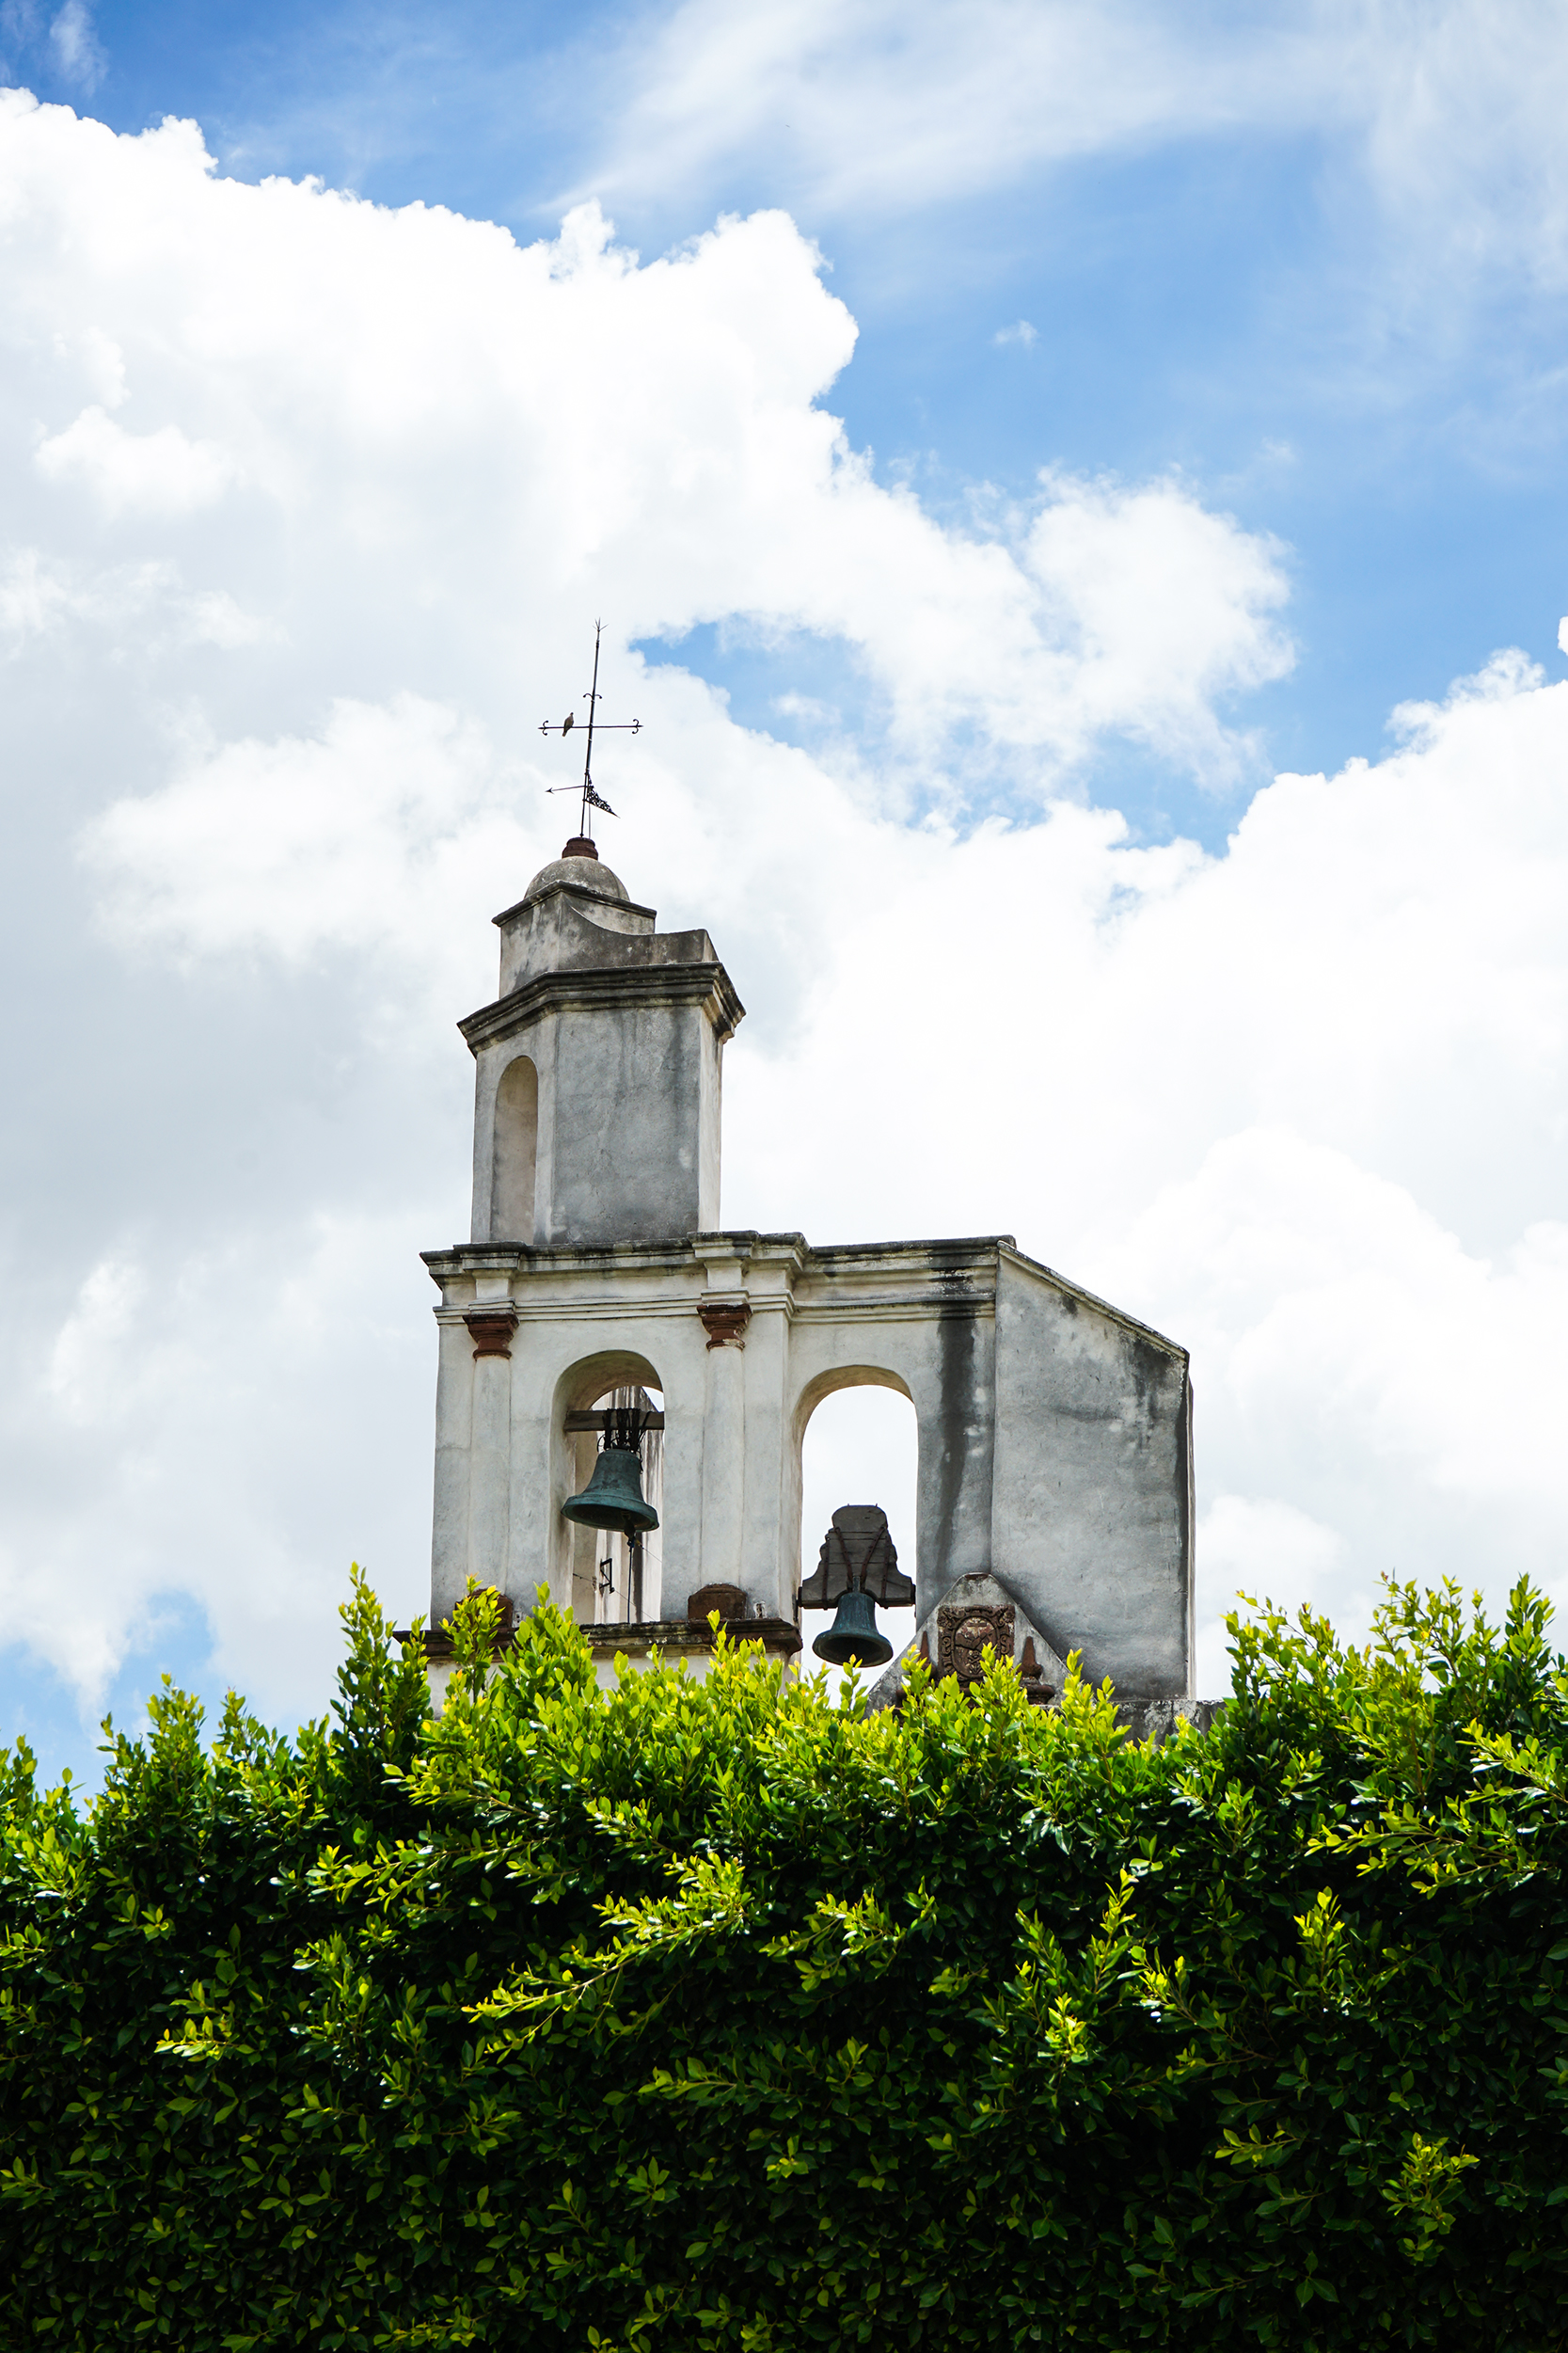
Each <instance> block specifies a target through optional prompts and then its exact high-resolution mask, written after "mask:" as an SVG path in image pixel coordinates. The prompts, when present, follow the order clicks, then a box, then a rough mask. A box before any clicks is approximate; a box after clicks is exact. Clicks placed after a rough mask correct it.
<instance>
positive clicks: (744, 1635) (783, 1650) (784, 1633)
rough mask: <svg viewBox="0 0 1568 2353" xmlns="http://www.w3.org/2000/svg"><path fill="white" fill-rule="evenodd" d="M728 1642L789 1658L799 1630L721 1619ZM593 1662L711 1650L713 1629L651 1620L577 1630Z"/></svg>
mask: <svg viewBox="0 0 1568 2353" xmlns="http://www.w3.org/2000/svg"><path fill="white" fill-rule="evenodd" d="M720 1625H721V1629H722V1630H723V1632H724V1633H726V1634H727V1635H728V1636H729V1638H730V1640H731V1642H733V1643H742V1642H759V1643H761V1644H762V1646H763V1647H764V1649H765V1650H768V1651H769V1652H772V1653H776V1654H783V1655H784V1656H786V1657H789V1656H792V1655H793V1654H794V1653H795V1652H796V1651H797V1650H799V1649H800V1628H799V1627H798V1626H797V1625H796V1624H795V1623H794V1621H793V1620H792V1619H790V1618H787V1617H730V1618H721V1620H720ZM579 1631H580V1632H582V1633H583V1634H584V1635H585V1636H586V1637H587V1640H588V1647H589V1648H590V1650H592V1651H593V1652H594V1656H595V1658H613V1656H614V1654H615V1653H616V1651H618V1650H624V1651H626V1653H627V1655H628V1656H630V1655H631V1654H632V1653H634V1652H638V1653H642V1652H647V1651H649V1650H711V1649H712V1648H713V1629H712V1627H711V1626H709V1624H708V1623H707V1621H706V1619H705V1618H687V1617H654V1618H639V1619H633V1620H632V1621H631V1622H630V1623H629V1624H626V1625H622V1626H584V1627H582V1628H580V1629H579Z"/></svg>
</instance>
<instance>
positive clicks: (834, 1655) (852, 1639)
mask: <svg viewBox="0 0 1568 2353" xmlns="http://www.w3.org/2000/svg"><path fill="white" fill-rule="evenodd" d="M812 1649H813V1650H814V1651H815V1652H816V1656H817V1657H818V1658H819V1659H826V1660H827V1661H828V1664H829V1665H830V1666H831V1667H847V1666H857V1667H879V1666H880V1665H881V1664H882V1662H883V1661H884V1660H887V1659H891V1658H892V1656H893V1645H892V1644H891V1643H890V1642H889V1640H888V1638H887V1636H886V1635H885V1634H879V1632H878V1631H877V1604H876V1603H875V1601H873V1600H872V1598H871V1596H870V1595H869V1594H868V1593H864V1592H863V1591H862V1590H861V1589H860V1588H859V1587H858V1586H854V1585H851V1586H850V1588H849V1591H848V1592H847V1594H845V1595H843V1596H842V1597H841V1598H840V1600H839V1605H838V1611H837V1614H836V1615H835V1616H834V1618H833V1622H832V1625H831V1626H830V1627H829V1629H828V1630H827V1632H826V1633H825V1634H818V1635H817V1637H816V1641H815V1642H814V1643H813V1645H812Z"/></svg>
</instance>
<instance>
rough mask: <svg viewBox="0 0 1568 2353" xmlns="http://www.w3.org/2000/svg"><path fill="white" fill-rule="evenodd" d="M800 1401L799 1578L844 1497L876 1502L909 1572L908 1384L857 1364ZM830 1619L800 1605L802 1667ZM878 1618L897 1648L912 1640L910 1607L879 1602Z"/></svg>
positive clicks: (913, 1434)
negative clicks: (890, 1607) (897, 1607)
mask: <svg viewBox="0 0 1568 2353" xmlns="http://www.w3.org/2000/svg"><path fill="white" fill-rule="evenodd" d="M801 1408H802V1414H801V1421H800V1582H801V1583H804V1582H805V1580H806V1578H807V1577H809V1576H810V1575H811V1573H812V1571H813V1570H814V1569H815V1568H816V1557H817V1554H818V1552H819V1551H820V1550H821V1546H822V1540H823V1538H824V1536H825V1535H826V1534H827V1533H828V1526H829V1523H830V1521H831V1520H832V1516H833V1513H834V1512H835V1511H836V1510H837V1509H838V1507H839V1505H840V1504H841V1503H879V1504H880V1505H881V1507H882V1509H883V1511H885V1512H886V1514H887V1518H888V1531H889V1534H891V1535H892V1537H893V1541H894V1545H895V1548H896V1550H897V1553H898V1566H899V1567H900V1568H901V1569H902V1570H903V1572H904V1574H905V1575H906V1576H907V1577H912V1576H913V1575H914V1557H915V1555H914V1539H915V1496H916V1486H917V1477H918V1472H919V1467H920V1441H919V1432H918V1427H917V1424H916V1421H915V1410H914V1406H913V1403H912V1401H911V1397H910V1393H909V1391H908V1390H907V1389H906V1388H905V1386H904V1384H903V1382H902V1381H901V1380H900V1379H899V1378H898V1376H897V1375H895V1374H892V1373H883V1372H879V1371H877V1370H875V1369H874V1368H873V1367H870V1366H866V1365H856V1366H854V1367H852V1368H848V1369H846V1370H845V1371H843V1372H840V1373H838V1374H831V1375H828V1376H827V1378H826V1379H825V1380H824V1381H822V1382H819V1383H814V1384H813V1387H812V1388H811V1389H810V1390H808V1391H807V1392H806V1395H805V1397H804V1398H802V1400H801ZM832 1622H833V1619H832V1611H826V1610H805V1611H802V1612H801V1614H800V1638H801V1642H802V1644H803V1646H804V1651H803V1655H802V1657H801V1659H800V1670H801V1672H802V1674H812V1673H815V1672H816V1669H817V1668H818V1667H819V1666H820V1664H821V1661H820V1660H817V1659H814V1658H813V1656H812V1651H811V1646H812V1644H813V1643H814V1642H815V1641H816V1637H817V1635H818V1634H821V1633H825V1632H826V1631H827V1630H828V1628H829V1627H830V1626H831V1625H832ZM877 1623H878V1625H879V1628H880V1629H881V1630H882V1632H883V1633H884V1634H885V1635H886V1636H887V1638H888V1640H889V1642H891V1643H892V1645H893V1647H894V1652H895V1655H896V1653H897V1652H898V1651H900V1650H902V1649H903V1647H904V1646H905V1644H906V1643H908V1642H910V1641H911V1640H912V1639H913V1636H914V1612H913V1611H912V1610H884V1609H880V1608H879V1610H878V1612H877Z"/></svg>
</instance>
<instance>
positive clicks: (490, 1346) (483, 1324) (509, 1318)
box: [463, 1306, 517, 1361]
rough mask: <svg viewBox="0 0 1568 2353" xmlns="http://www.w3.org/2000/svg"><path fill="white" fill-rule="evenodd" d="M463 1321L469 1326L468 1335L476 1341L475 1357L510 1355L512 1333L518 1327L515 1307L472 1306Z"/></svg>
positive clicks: (476, 1358)
mask: <svg viewBox="0 0 1568 2353" xmlns="http://www.w3.org/2000/svg"><path fill="white" fill-rule="evenodd" d="M463 1321H464V1322H465V1324H467V1327H468V1337H469V1339H470V1340H471V1341H472V1342H473V1343H474V1357H475V1360H476V1361H477V1360H478V1359H479V1358H481V1357H509V1356H510V1355H511V1354H512V1335H513V1333H514V1332H515V1330H516V1328H517V1311H516V1309H515V1307H505V1306H501V1307H471V1308H469V1309H468V1310H467V1313H466V1314H465V1315H464V1318H463Z"/></svg>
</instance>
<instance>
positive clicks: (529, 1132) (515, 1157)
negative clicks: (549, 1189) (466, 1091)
mask: <svg viewBox="0 0 1568 2353" xmlns="http://www.w3.org/2000/svg"><path fill="white" fill-rule="evenodd" d="M494 1149H495V1162H494V1170H493V1175H492V1179H491V1185H490V1239H491V1240H492V1241H493V1242H525V1243H529V1244H531V1243H532V1241H533V1172H534V1166H535V1163H536V1160H537V1157H538V1149H539V1073H538V1072H537V1070H535V1068H534V1066H533V1064H532V1062H531V1060H530V1059H529V1057H528V1056H527V1055H526V1054H519V1055H518V1056H517V1057H516V1059H515V1061H512V1062H509V1063H508V1064H507V1066H506V1068H505V1070H504V1071H503V1072H502V1073H501V1081H500V1085H499V1087H498V1088H497V1089H496V1137H495V1147H494Z"/></svg>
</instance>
